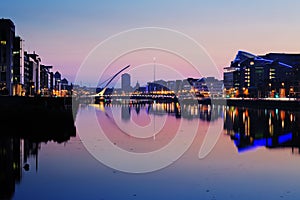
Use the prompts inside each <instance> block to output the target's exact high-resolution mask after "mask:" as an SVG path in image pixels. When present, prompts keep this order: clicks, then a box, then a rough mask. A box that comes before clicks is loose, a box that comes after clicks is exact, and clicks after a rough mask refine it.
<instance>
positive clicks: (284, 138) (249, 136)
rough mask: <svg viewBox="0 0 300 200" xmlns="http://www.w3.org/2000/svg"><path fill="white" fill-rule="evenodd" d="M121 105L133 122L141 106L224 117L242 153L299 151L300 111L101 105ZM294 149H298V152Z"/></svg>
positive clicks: (194, 116) (227, 130)
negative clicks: (275, 150)
mask: <svg viewBox="0 0 300 200" xmlns="http://www.w3.org/2000/svg"><path fill="white" fill-rule="evenodd" d="M106 105H109V106H120V107H121V115H122V120H124V121H130V119H131V114H132V111H135V112H136V114H137V115H139V113H140V112H141V109H145V110H147V113H148V114H149V115H158V116H161V115H170V116H174V117H176V118H184V119H188V120H189V119H197V118H198V119H199V120H202V121H207V122H212V121H215V120H217V119H219V118H223V119H224V132H225V134H227V135H228V136H230V138H231V139H232V140H233V142H234V144H235V146H236V147H237V150H238V152H239V153H242V152H246V151H248V150H254V149H257V148H259V147H266V148H268V149H273V148H291V151H292V153H298V154H299V153H300V135H299V131H300V112H298V111H297V112H294V111H289V110H279V109H255V108H243V107H233V106H222V105H214V104H211V105H207V104H198V103H196V104H178V103H175V102H172V103H147V102H140V103H128V104H124V103H122V104H121V103H120V104H112V103H111V104H104V103H103V104H102V103H101V104H100V106H102V107H105V106H106ZM295 149H298V150H297V151H296V150H295Z"/></svg>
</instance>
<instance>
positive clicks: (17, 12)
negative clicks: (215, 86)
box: [0, 0, 300, 85]
mask: <svg viewBox="0 0 300 200" xmlns="http://www.w3.org/2000/svg"><path fill="white" fill-rule="evenodd" d="M299 7H300V2H299V1H295V0H286V1H281V0H252V1H246V0H227V1H221V0H207V1H204V0H197V1H196V0H195V1H193V0H187V1H178V0H172V1H171V0H160V1H156V0H152V1H142V0H139V1H137V0H132V1H121V0H110V1H101V0H100V1H99V0H84V1H81V0H78V1H71V0H60V1H58V0H51V1H48V0H45V1H33V0H27V1H22V0H19V1H17V0H4V1H2V2H1V16H0V17H2V18H9V19H11V20H12V21H13V22H14V23H15V26H16V34H17V35H20V36H21V37H22V38H23V39H24V40H25V50H27V51H29V52H32V51H35V52H36V53H37V54H39V55H40V57H41V59H42V63H43V64H48V65H53V67H54V68H53V71H57V70H58V71H60V72H61V73H62V76H63V77H65V78H67V79H68V80H69V81H70V82H78V81H79V80H78V72H80V70H79V69H82V67H83V68H84V66H85V65H87V63H90V62H89V57H90V55H91V54H93V52H94V53H95V50H97V48H99V44H100V46H101V44H102V43H104V44H107V43H105V42H107V40H108V39H111V38H113V37H114V36H116V35H117V36H116V37H117V39H120V38H118V34H120V33H122V32H124V31H125V32H126V31H128V30H132V29H137V28H143V27H160V28H163V29H167V30H172V31H175V32H177V33H178V34H179V35H181V36H182V35H185V36H188V37H189V38H190V39H192V40H193V41H194V42H196V43H197V44H199V46H201V48H202V50H199V51H202V52H200V54H201V53H203V52H204V53H205V54H206V56H207V58H209V59H211V61H212V62H211V63H212V65H214V67H215V68H216V69H217V70H218V71H219V74H222V70H223V68H224V67H226V66H229V65H230V61H232V60H233V59H234V57H235V55H236V53H237V51H238V50H244V51H248V52H251V53H253V54H257V55H261V54H266V53H269V52H280V53H300V50H299V48H300V38H299V36H300V26H299V21H300V12H299ZM146 35H147V33H146ZM128 37H129V36H128ZM137 37H140V36H139V35H138V36H137ZM149 37H150V40H151V37H152V36H151V35H149ZM141 38H144V40H147V38H145V37H142V36H141ZM172 38H173V40H172V41H171V40H170V41H169V37H168V36H166V37H165V38H160V39H159V40H158V41H157V42H158V43H163V42H169V43H172V44H177V43H178V44H179V43H180V41H177V40H176V38H175V37H172ZM174 38H175V39H174ZM137 40H138V39H137ZM137 40H135V38H134V37H130V41H126V42H121V43H120V45H123V47H127V46H126V45H128V47H129V46H130V45H131V44H135V43H136V45H139V43H138V42H137ZM107 45H108V46H107V52H112V53H113V52H115V49H116V48H119V47H116V46H117V44H114V43H111V44H110V43H108V44H107ZM109 45H110V46H109ZM184 45H185V44H184V43H183V41H181V43H180V46H184ZM154 46H155V45H154ZM142 47H144V46H142ZM168 48H171V49H167V50H169V52H168V53H165V54H161V50H157V49H156V50H155V52H150V53H149V50H145V49H142V48H141V49H140V50H139V51H138V52H136V51H134V49H128V52H127V54H126V55H125V58H124V55H123V54H121V55H118V56H116V57H115V58H110V59H111V60H108V56H113V54H111V55H108V54H106V53H105V52H104V53H103V52H101V53H99V54H98V55H97V56H96V57H97V59H98V60H97V61H95V60H94V61H95V62H96V63H95V62H94V63H93V65H95V67H94V68H93V70H97V67H96V66H98V67H99V66H100V65H101V67H100V68H101V69H99V71H101V72H103V73H102V74H101V76H100V77H98V79H99V80H97V81H101V80H103V79H105V78H107V77H109V76H110V75H109V73H111V74H114V72H115V73H116V72H117V71H118V69H121V68H122V67H124V66H126V65H127V64H131V65H132V66H135V68H134V67H133V68H132V69H131V73H132V74H134V75H133V76H132V81H131V82H132V85H134V84H135V82H136V81H139V82H141V83H144V82H146V80H147V79H150V77H151V79H152V77H153V74H151V73H150V71H149V68H153V65H154V60H155V62H156V65H157V66H156V70H157V77H156V78H157V79H165V80H171V79H176V78H178V77H177V76H176V75H175V74H178V75H180V76H183V77H185V76H189V77H199V76H206V74H202V73H199V74H197V73H195V70H193V67H189V65H191V63H190V62H188V61H189V58H188V59H187V60H186V59H184V58H186V57H185V56H182V57H180V56H181V55H178V54H177V55H176V56H175V57H177V58H178V56H179V58H181V61H178V62H176V63H175V60H178V59H173V58H172V56H170V55H171V54H172V50H173V49H172V48H175V47H171V46H168ZM185 48H186V49H189V46H186V47H185ZM122 52H123V53H124V52H125V51H122ZM143 52H144V54H143ZM175 53H176V52H175ZM177 53H178V52H177ZM189 53H190V55H191V57H193V58H195V57H197V56H199V55H197V54H198V53H199V52H198V51H197V50H194V51H190V52H189ZM141 54H143V56H142V55H141ZM172 55H173V57H174V54H172ZM106 56H107V57H106ZM201 56H203V55H200V57H201ZM187 57H190V56H189V55H187ZM119 58H122V59H123V60H124V61H123V63H122V62H121V61H120V60H118V59H119ZM141 58H143V59H141ZM154 58H155V59H154ZM193 58H191V59H193ZM170 59H171V61H173V62H171V61H170ZM104 60H105V61H104ZM185 61H187V62H186V64H182V66H177V67H174V66H176V64H177V65H178V63H180V62H181V63H183V62H185ZM116 63H117V64H118V66H117V67H116V66H112V65H113V64H116ZM194 64H195V63H194ZM196 65H198V63H196ZM199 65H201V64H199ZM163 66H165V67H163ZM114 67H115V68H114ZM143 67H144V68H145V71H144V72H142V71H143V70H138V69H142V68H143ZM204 67H205V66H201V69H203V68H204ZM207 67H212V66H207ZM108 68H109V69H108ZM163 68H164V69H169V71H170V73H168V72H167V71H166V70H163ZM134 69H137V70H134ZM146 69H147V70H148V71H147V70H146ZM84 70H85V69H84ZM84 70H83V71H84ZM159 70H162V71H159ZM104 71H106V72H107V71H108V72H109V73H107V74H105V73H104ZM88 73H90V74H92V71H90V72H88ZM88 73H87V74H86V77H83V76H81V77H80V78H81V79H80V82H81V83H82V84H86V85H93V84H95V81H96V80H94V79H95V78H94V77H93V78H91V77H92V75H91V77H89V76H88ZM96 74H97V75H98V76H99V73H96ZM150 74H151V75H150ZM146 75H147V76H146ZM220 78H222V77H220ZM92 79H93V80H92Z"/></svg>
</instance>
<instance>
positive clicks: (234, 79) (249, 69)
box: [224, 51, 300, 98]
mask: <svg viewBox="0 0 300 200" xmlns="http://www.w3.org/2000/svg"><path fill="white" fill-rule="evenodd" d="M284 55H285V54H267V55H264V56H256V55H253V54H251V53H248V52H244V51H239V52H238V54H237V55H236V57H235V59H234V60H233V61H232V62H231V65H230V67H226V68H224V90H225V94H226V96H227V97H258V98H265V97H290V96H291V91H295V90H296V88H295V87H296V82H295V80H296V79H297V77H296V71H297V70H296V69H298V68H297V66H296V65H298V66H299V63H300V62H299V60H297V59H295V57H296V58H297V57H298V56H299V55H292V54H290V55H291V57H290V58H289V56H284ZM283 58H284V59H283ZM291 58H293V59H291ZM297 62H299V63H298V64H297ZM298 83H299V82H298Z"/></svg>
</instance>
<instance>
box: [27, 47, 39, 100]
mask: <svg viewBox="0 0 300 200" xmlns="http://www.w3.org/2000/svg"><path fill="white" fill-rule="evenodd" d="M27 56H28V57H29V73H30V74H29V76H30V85H31V90H32V91H34V93H32V92H31V95H38V94H40V92H41V82H40V73H41V58H40V56H39V55H38V54H36V53H35V52H33V53H31V54H27Z"/></svg>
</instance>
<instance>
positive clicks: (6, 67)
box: [0, 19, 15, 95]
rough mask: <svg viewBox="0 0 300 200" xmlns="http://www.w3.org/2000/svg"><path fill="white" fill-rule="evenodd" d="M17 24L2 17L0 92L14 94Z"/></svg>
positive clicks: (0, 24)
mask: <svg viewBox="0 0 300 200" xmlns="http://www.w3.org/2000/svg"><path fill="white" fill-rule="evenodd" d="M14 37H15V25H14V23H13V22H12V21H11V20H9V19H0V94H1V95H12V92H13V90H12V86H13V56H12V55H13V54H12V53H13V45H14Z"/></svg>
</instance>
